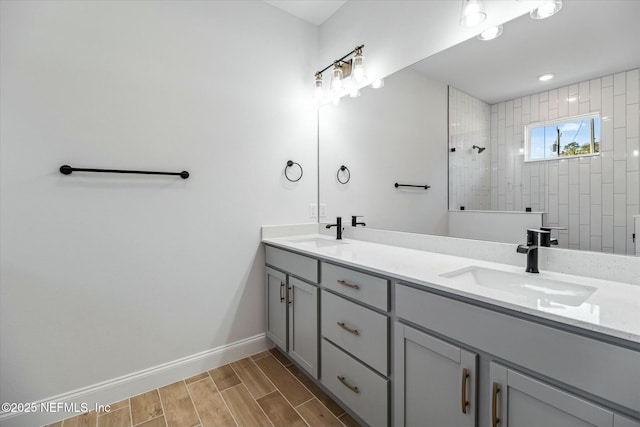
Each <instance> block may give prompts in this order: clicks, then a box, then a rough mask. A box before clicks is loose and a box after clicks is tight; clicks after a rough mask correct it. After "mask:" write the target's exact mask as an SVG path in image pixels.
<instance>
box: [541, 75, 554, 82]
mask: <svg viewBox="0 0 640 427" xmlns="http://www.w3.org/2000/svg"><path fill="white" fill-rule="evenodd" d="M554 76H555V74H553V73H547V74H541V75H539V76H538V80H540V81H541V82H546V81H549V80H551V79H552V78H553V77H554Z"/></svg>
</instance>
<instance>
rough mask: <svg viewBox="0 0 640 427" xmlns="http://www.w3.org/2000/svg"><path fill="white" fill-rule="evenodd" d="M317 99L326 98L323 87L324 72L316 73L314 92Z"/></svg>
mask: <svg viewBox="0 0 640 427" xmlns="http://www.w3.org/2000/svg"><path fill="white" fill-rule="evenodd" d="M314 97H315V98H316V99H322V98H324V89H322V74H317V75H316V90H315V93H314Z"/></svg>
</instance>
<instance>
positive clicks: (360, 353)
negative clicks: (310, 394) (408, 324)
mask: <svg viewBox="0 0 640 427" xmlns="http://www.w3.org/2000/svg"><path fill="white" fill-rule="evenodd" d="M321 299H322V302H321V304H320V306H321V308H322V314H321V319H322V325H321V331H322V336H324V337H326V338H327V339H329V340H330V341H332V342H333V343H334V344H336V345H337V346H339V347H341V348H343V349H344V350H346V351H347V352H349V353H351V354H353V355H354V356H355V357H357V358H358V359H360V360H362V361H363V362H364V363H366V364H367V365H369V366H371V367H372V368H374V369H376V370H377V371H378V372H380V373H382V374H384V375H387V374H388V373H389V362H388V361H389V358H388V352H389V346H388V342H389V318H388V317H387V316H385V315H382V314H380V313H376V312H375V311H373V310H370V309H368V308H365V307H363V306H361V305H358V304H356V303H353V302H351V301H348V300H346V299H344V298H341V297H339V296H337V295H334V294H332V293H330V292H322V297H321Z"/></svg>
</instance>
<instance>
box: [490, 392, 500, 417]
mask: <svg viewBox="0 0 640 427" xmlns="http://www.w3.org/2000/svg"><path fill="white" fill-rule="evenodd" d="M498 393H500V384H498V383H493V390H492V393H491V427H498V424H500V418H499V417H498Z"/></svg>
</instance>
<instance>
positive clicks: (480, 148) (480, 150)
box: [472, 145, 487, 154]
mask: <svg viewBox="0 0 640 427" xmlns="http://www.w3.org/2000/svg"><path fill="white" fill-rule="evenodd" d="M472 149H473V150H475V149H477V150H478V154H480V153H482V152H483V151H484V150H486V149H487V147H478V146H477V145H474V146H473V148H472Z"/></svg>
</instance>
